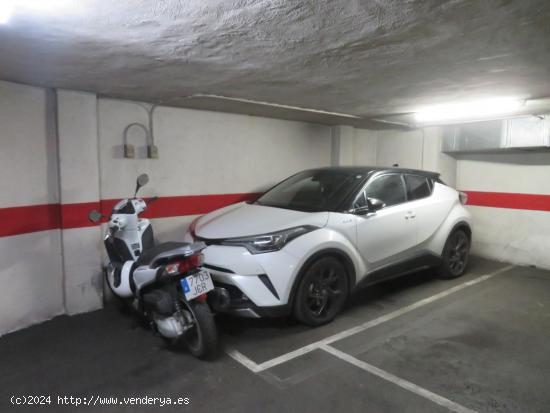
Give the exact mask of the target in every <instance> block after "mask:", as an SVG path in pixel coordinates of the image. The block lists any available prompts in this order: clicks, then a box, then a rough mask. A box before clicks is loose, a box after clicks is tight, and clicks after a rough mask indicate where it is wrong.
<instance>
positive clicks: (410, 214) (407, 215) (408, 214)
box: [405, 211, 416, 219]
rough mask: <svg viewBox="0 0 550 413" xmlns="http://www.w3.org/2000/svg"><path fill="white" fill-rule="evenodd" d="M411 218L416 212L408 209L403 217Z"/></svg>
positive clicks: (414, 216)
mask: <svg viewBox="0 0 550 413" xmlns="http://www.w3.org/2000/svg"><path fill="white" fill-rule="evenodd" d="M413 218H416V214H415V213H414V212H412V211H408V212H407V214H406V215H405V219H413Z"/></svg>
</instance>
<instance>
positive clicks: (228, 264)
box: [203, 245, 300, 317]
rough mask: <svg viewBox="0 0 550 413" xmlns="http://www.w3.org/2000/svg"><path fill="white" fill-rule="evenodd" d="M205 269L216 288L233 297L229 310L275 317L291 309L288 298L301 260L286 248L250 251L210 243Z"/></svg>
mask: <svg viewBox="0 0 550 413" xmlns="http://www.w3.org/2000/svg"><path fill="white" fill-rule="evenodd" d="M203 253H204V268H206V269H207V270H208V271H209V272H210V274H211V275H212V279H213V281H214V284H215V285H216V287H219V288H225V289H226V290H227V292H228V293H229V296H230V305H229V307H228V308H227V310H226V311H227V312H229V313H231V314H235V315H239V316H244V317H275V316H283V315H286V314H288V313H289V312H290V305H289V301H290V300H289V298H290V292H291V288H292V285H293V282H294V279H295V277H296V273H297V271H298V265H299V261H300V260H299V259H298V258H297V257H295V256H294V255H292V254H290V253H288V252H286V251H285V250H284V249H283V250H280V251H276V252H269V253H263V254H251V253H250V252H249V251H248V250H247V249H246V248H244V247H233V246H222V245H210V246H208V247H207V248H206V249H205V250H204V251H203Z"/></svg>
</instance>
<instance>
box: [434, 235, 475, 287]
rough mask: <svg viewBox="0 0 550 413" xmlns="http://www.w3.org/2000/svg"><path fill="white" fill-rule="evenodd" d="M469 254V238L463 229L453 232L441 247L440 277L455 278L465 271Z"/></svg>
mask: <svg viewBox="0 0 550 413" xmlns="http://www.w3.org/2000/svg"><path fill="white" fill-rule="evenodd" d="M469 255H470V240H469V238H468V235H467V234H466V232H464V231H463V230H461V229H459V230H456V231H455V232H453V233H452V234H451V235H450V236H449V238H448V239H447V242H446V243H445V248H444V249H443V257H442V263H441V266H440V268H439V275H440V276H441V277H442V278H457V277H460V276H461V275H462V274H464V272H465V271H466V266H467V265H468V258H469Z"/></svg>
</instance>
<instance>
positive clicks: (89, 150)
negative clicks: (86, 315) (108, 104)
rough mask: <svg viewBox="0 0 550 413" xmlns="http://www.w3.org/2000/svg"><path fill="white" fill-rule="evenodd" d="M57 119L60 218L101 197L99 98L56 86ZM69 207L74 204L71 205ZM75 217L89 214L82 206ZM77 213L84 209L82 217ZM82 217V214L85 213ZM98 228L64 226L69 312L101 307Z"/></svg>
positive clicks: (65, 284) (66, 218)
mask: <svg viewBox="0 0 550 413" xmlns="http://www.w3.org/2000/svg"><path fill="white" fill-rule="evenodd" d="M57 122H58V147H59V181H60V202H61V205H62V206H63V207H62V208H61V211H62V212H61V214H62V216H61V221H62V222H67V221H68V220H69V217H68V216H64V214H65V215H68V214H69V211H70V213H71V214H72V216H71V219H73V220H74V219H75V216H74V215H75V212H74V211H78V209H79V208H74V206H75V205H74V204H82V203H88V202H90V203H97V202H98V201H99V196H100V191H99V157H98V134H97V99H96V95H95V94H91V93H82V92H73V91H65V90H58V91H57ZM71 207H73V208H71ZM80 209H81V211H78V213H77V215H78V217H76V218H77V219H79V220H80V219H82V218H84V217H85V214H87V211H86V206H84V208H80ZM80 215H83V216H82V217H80ZM84 219H85V218H84ZM100 239H101V230H100V227H99V226H93V227H86V228H72V229H63V230H62V238H61V240H62V241H61V242H62V251H63V272H64V280H63V291H64V304H65V310H66V312H67V314H76V313H81V312H86V311H91V310H95V309H98V308H101V306H102V303H103V299H102V295H103V293H102V291H103V287H102V285H103V280H102V275H101V243H100Z"/></svg>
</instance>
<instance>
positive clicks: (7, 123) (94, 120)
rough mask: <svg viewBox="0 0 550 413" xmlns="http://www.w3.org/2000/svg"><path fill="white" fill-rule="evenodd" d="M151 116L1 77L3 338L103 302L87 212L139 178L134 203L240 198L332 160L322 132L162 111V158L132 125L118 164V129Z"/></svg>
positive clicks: (98, 248)
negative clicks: (128, 146)
mask: <svg viewBox="0 0 550 413" xmlns="http://www.w3.org/2000/svg"><path fill="white" fill-rule="evenodd" d="M149 109H150V106H149V105H147V104H142V103H139V102H128V101H120V100H114V99H97V97H96V96H95V95H94V94H89V93H81V92H74V91H65V90H58V91H47V90H45V89H41V88H34V87H27V86H23V85H17V84H13V83H8V82H0V125H2V128H1V129H0V165H2V173H3V176H4V179H2V180H0V185H1V186H0V189H1V190H2V197H1V198H0V220H1V221H2V222H3V223H5V222H8V221H13V220H14V219H16V220H17V221H18V222H16V223H13V222H12V223H11V225H10V228H11V231H12V232H13V233H10V232H9V231H6V230H4V231H3V232H2V231H0V283H1V284H2V285H3V286H4V288H3V289H2V290H1V291H0V335H1V334H4V333H6V332H10V331H14V330H16V329H19V328H22V327H25V326H27V325H30V324H34V323H36V322H40V321H43V320H46V319H49V318H51V317H54V316H56V315H59V314H76V313H80V312H85V311H91V310H94V309H97V308H100V307H101V306H102V304H103V285H102V284H103V282H102V277H101V263H102V258H104V251H103V246H102V241H101V238H102V237H101V234H102V231H101V228H100V227H98V226H93V225H91V224H89V222H88V221H87V219H86V215H87V212H88V211H89V210H91V209H92V208H97V207H99V205H100V201H101V200H109V199H116V198H122V197H127V196H130V195H132V193H133V190H134V185H135V179H136V177H137V176H138V174H140V173H142V172H146V173H148V174H149V175H150V179H151V180H150V184H149V185H148V186H146V187H145V188H144V190H143V192H142V193H141V194H142V195H143V196H151V195H157V196H160V197H166V196H182V195H211V194H235V193H237V194H241V193H253V192H258V191H262V190H264V189H266V188H268V187H269V186H271V185H273V184H274V183H276V182H277V181H279V180H281V179H283V178H285V177H287V176H288V175H290V174H292V173H294V172H297V171H299V170H302V169H306V168H313V167H318V166H327V165H330V162H331V139H332V138H331V128H330V127H327V126H321V125H313V124H307V123H301V122H289V121H282V120H275V119H267V118H258V117H249V116H243V115H231V114H224V113H215V112H205V111H196V110H185V109H176V108H169V107H157V108H156V109H155V111H154V117H153V119H154V137H155V144H156V145H157V146H158V149H159V155H160V156H159V159H148V158H147V157H146V142H145V139H144V136H143V132H142V131H141V130H140V129H138V128H133V129H131V130H130V133H129V143H132V144H134V145H135V147H136V149H137V151H136V152H137V157H136V159H126V158H124V157H123V148H122V134H123V131H124V128H125V127H126V126H127V125H128V124H130V123H133V122H141V123H143V124H145V125H147V124H148V110H149ZM24 217H29V221H30V223H28V225H27V224H25V221H27V220H26V219H24ZM193 217H194V216H177V217H170V218H159V219H154V220H153V225H154V226H155V232H156V234H157V236H158V238H159V239H160V240H161V241H163V240H169V239H173V240H180V239H182V238H183V235H184V232H185V230H186V228H187V225H188V223H189V222H190V221H191V220H192V219H193ZM19 224H20V225H19Z"/></svg>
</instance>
